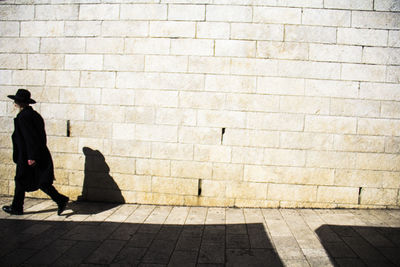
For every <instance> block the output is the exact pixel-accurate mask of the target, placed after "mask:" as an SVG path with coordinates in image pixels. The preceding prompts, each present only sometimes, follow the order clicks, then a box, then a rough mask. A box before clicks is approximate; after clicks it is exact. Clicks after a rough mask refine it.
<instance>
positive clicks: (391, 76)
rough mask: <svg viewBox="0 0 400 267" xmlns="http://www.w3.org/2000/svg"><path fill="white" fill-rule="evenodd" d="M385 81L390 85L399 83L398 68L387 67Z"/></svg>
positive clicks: (399, 68) (399, 73)
mask: <svg viewBox="0 0 400 267" xmlns="http://www.w3.org/2000/svg"><path fill="white" fill-rule="evenodd" d="M386 81H387V82H392V83H399V82H400V67H398V66H388V67H387V78H386Z"/></svg>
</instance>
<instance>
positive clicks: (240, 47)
mask: <svg viewBox="0 0 400 267" xmlns="http://www.w3.org/2000/svg"><path fill="white" fill-rule="evenodd" d="M215 55H216V56H224V57H255V55H256V42H255V41H239V40H216V41H215Z"/></svg>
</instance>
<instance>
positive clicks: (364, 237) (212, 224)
mask: <svg viewBox="0 0 400 267" xmlns="http://www.w3.org/2000/svg"><path fill="white" fill-rule="evenodd" d="M10 202H11V198H9V197H0V203H3V204H6V203H10ZM56 211H57V209H56V205H55V204H54V203H53V202H52V201H51V200H43V199H31V198H28V199H26V203H25V211H24V215H22V216H15V215H14V216H12V215H8V214H6V213H4V212H1V213H0V266H178V267H179V266H182V267H186V266H208V267H210V266H400V210H329V209H233V208H206V207H172V206H153V205H131V204H124V205H117V204H109V203H87V202H74V203H70V204H69V205H68V208H67V210H66V211H65V212H64V214H63V216H57V215H56Z"/></svg>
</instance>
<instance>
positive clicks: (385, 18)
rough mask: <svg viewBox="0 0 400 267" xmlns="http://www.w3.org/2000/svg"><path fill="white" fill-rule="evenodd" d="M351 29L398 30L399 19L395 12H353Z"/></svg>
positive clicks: (399, 26)
mask: <svg viewBox="0 0 400 267" xmlns="http://www.w3.org/2000/svg"><path fill="white" fill-rule="evenodd" d="M351 23H352V27H355V28H375V29H385V30H387V29H397V30H398V29H400V18H399V16H398V15H397V14H396V13H395V12H370V11H353V12H352V17H351Z"/></svg>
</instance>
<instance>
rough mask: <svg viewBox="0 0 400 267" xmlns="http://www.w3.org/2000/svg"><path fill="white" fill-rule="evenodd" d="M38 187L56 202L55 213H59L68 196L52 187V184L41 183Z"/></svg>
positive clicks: (65, 204)
mask: <svg viewBox="0 0 400 267" xmlns="http://www.w3.org/2000/svg"><path fill="white" fill-rule="evenodd" d="M39 188H40V190H42V191H43V192H45V193H46V194H47V195H49V196H50V197H51V199H52V200H53V201H54V202H56V203H57V206H58V211H57V214H58V215H61V213H62V212H63V211H64V210H65V207H66V206H67V203H68V201H69V198H68V197H67V196H64V195H61V194H60V193H58V191H57V190H56V189H55V188H54V186H53V185H52V184H43V185H40V187H39Z"/></svg>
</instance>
